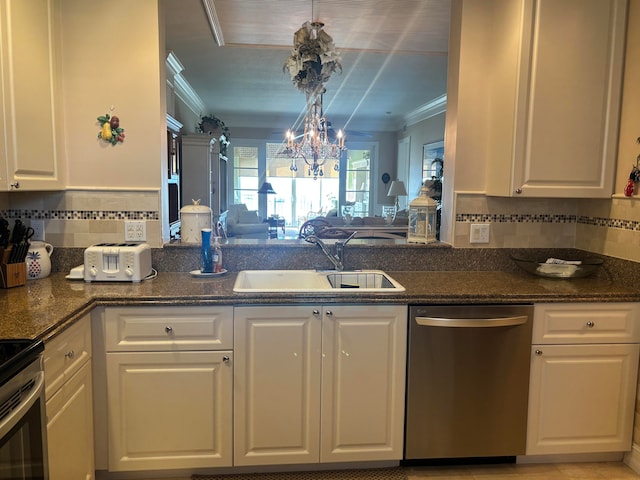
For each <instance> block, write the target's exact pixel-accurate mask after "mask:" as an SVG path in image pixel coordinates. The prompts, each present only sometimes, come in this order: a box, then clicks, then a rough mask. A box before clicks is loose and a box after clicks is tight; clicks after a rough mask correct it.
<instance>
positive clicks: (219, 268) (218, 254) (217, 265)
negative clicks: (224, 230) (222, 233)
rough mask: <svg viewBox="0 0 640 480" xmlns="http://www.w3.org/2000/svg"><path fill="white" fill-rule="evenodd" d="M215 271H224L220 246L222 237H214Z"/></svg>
mask: <svg viewBox="0 0 640 480" xmlns="http://www.w3.org/2000/svg"><path fill="white" fill-rule="evenodd" d="M213 271H214V272H215V273H222V271H223V269H222V248H220V237H214V238H213Z"/></svg>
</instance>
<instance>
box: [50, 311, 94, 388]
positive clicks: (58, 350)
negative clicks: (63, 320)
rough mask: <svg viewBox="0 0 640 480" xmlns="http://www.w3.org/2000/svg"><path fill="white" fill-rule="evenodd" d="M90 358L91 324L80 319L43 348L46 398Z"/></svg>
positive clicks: (85, 319)
mask: <svg viewBox="0 0 640 480" xmlns="http://www.w3.org/2000/svg"><path fill="white" fill-rule="evenodd" d="M90 358H91V322H90V321H89V317H88V316H87V317H84V318H82V319H80V320H79V321H78V322H77V323H75V324H74V325H72V326H71V327H69V328H68V329H67V330H65V331H64V332H62V333H61V334H60V335H58V336H57V337H54V338H53V339H52V340H51V341H50V342H47V343H46V344H45V347H44V381H45V392H46V398H47V399H49V398H51V396H52V395H53V394H54V393H55V392H57V391H58V390H59V389H60V387H61V386H62V384H63V383H64V382H66V381H67V380H68V379H69V378H71V376H72V375H73V374H74V373H75V372H77V371H78V370H79V369H80V367H82V365H83V364H84V363H85V362H86V361H87V360H89V359H90Z"/></svg>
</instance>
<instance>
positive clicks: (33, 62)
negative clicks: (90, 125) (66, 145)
mask: <svg viewBox="0 0 640 480" xmlns="http://www.w3.org/2000/svg"><path fill="white" fill-rule="evenodd" d="M53 9H54V2H53V0H29V1H27V2H25V1H24V0H7V1H4V2H1V4H0V19H1V30H2V37H1V39H0V46H1V49H2V55H1V59H2V87H3V88H2V90H3V99H2V103H3V104H4V115H2V117H3V118H2V120H0V123H1V122H4V125H3V131H4V133H5V138H4V139H3V142H2V143H3V144H4V148H3V149H2V152H1V153H0V156H2V155H4V154H6V157H4V158H3V159H4V162H0V163H6V168H5V169H3V170H2V171H0V176H2V177H3V178H2V180H3V181H2V182H0V184H1V185H2V189H9V190H16V189H20V190H59V189H61V188H63V179H62V178H61V174H62V171H63V169H62V168H61V167H60V165H59V163H58V152H57V146H58V145H62V136H61V134H60V131H61V129H60V125H58V118H57V113H56V104H55V92H56V84H55V76H54V72H55V68H56V67H55V59H54V55H53V52H54V51H55V49H54V48H53V36H54V31H53V23H54V11H53Z"/></svg>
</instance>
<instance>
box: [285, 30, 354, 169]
mask: <svg viewBox="0 0 640 480" xmlns="http://www.w3.org/2000/svg"><path fill="white" fill-rule="evenodd" d="M323 27H324V24H323V23H321V22H305V23H304V24H303V25H302V27H301V28H300V29H299V30H297V31H296V32H295V34H294V36H293V50H292V52H291V55H290V56H289V57H288V58H287V61H286V62H285V65H284V69H285V70H288V71H289V73H290V75H291V80H292V82H293V84H294V85H295V86H296V88H297V89H298V90H300V91H302V92H305V94H306V97H307V104H306V112H305V117H304V120H303V125H304V131H303V133H302V135H301V136H299V135H297V134H296V132H295V131H294V130H288V131H287V134H286V146H285V147H284V148H283V150H282V153H283V154H286V155H288V156H289V157H290V158H291V166H290V167H289V169H290V170H291V171H292V172H297V171H298V166H297V164H296V159H303V160H304V162H305V165H306V167H305V168H306V169H307V174H308V175H309V176H313V179H314V180H316V179H317V178H318V177H322V176H324V168H323V167H324V165H325V164H326V162H327V161H335V162H336V163H335V164H334V167H333V168H334V170H336V171H337V170H339V168H340V157H341V156H342V153H343V152H344V151H345V150H346V149H345V146H344V139H345V135H344V133H343V132H342V130H339V131H338V132H337V133H336V134H335V138H334V136H333V131H332V130H331V124H330V123H329V122H328V121H327V119H326V117H325V116H324V110H323V106H322V96H323V94H324V92H325V91H326V89H325V87H324V84H325V83H326V82H327V81H328V80H329V78H330V77H331V74H332V73H334V72H335V71H336V70H342V65H341V64H340V57H339V55H338V54H337V52H336V51H335V47H334V45H333V39H332V38H331V36H330V35H328V34H327V33H326V32H325V31H324V30H322V28H323Z"/></svg>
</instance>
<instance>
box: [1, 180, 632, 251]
mask: <svg viewBox="0 0 640 480" xmlns="http://www.w3.org/2000/svg"><path fill="white" fill-rule="evenodd" d="M160 204H161V199H160V194H159V192H158V191H130V190H128V191H117V190H91V191H89V190H70V191H65V192H11V193H3V194H0V215H1V216H3V217H4V218H7V219H9V220H12V219H15V218H20V219H22V220H25V221H29V220H30V219H43V220H44V222H45V232H46V241H47V242H49V243H51V244H52V245H54V246H60V247H87V246H89V245H92V244H94V243H99V242H114V243H117V242H123V241H124V221H125V220H145V221H146V222H147V242H148V243H149V244H150V245H151V246H153V247H160V246H162V243H163V242H162V232H161V230H162V229H161V218H160V208H159V206H160ZM444 208H447V207H446V205H445V206H444ZM454 208H455V212H456V213H455V224H454V237H453V238H454V246H455V247H456V248H578V249H580V250H587V251H590V252H594V253H599V254H603V255H608V256H612V257H616V258H621V259H625V260H632V261H640V248H638V247H640V200H638V199H637V198H633V197H632V198H627V197H622V196H616V197H614V198H612V199H548V198H504V197H488V196H486V195H485V194H484V193H475V192H472V193H457V194H456V200H455V206H454ZM474 223H487V224H489V225H490V236H489V243H488V244H478V243H470V238H469V237H470V227H471V225H472V224H474Z"/></svg>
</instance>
